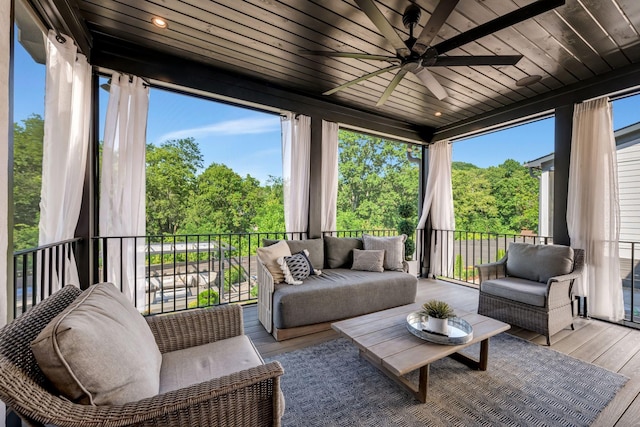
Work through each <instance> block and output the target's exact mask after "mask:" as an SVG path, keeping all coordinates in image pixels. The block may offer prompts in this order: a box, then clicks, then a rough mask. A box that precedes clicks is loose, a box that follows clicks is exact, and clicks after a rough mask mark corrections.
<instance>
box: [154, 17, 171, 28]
mask: <svg viewBox="0 0 640 427" xmlns="http://www.w3.org/2000/svg"><path fill="white" fill-rule="evenodd" d="M151 23H152V24H153V25H155V26H156V27H158V28H167V27H168V26H169V24H168V23H167V21H165V20H164V19H162V18H159V17H157V16H154V17H153V18H151Z"/></svg>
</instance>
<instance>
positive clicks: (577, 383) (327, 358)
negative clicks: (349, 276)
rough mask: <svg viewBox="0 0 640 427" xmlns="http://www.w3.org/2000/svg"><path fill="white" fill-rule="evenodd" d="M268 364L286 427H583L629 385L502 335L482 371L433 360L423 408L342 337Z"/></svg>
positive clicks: (470, 350) (615, 376) (599, 370)
mask: <svg viewBox="0 0 640 427" xmlns="http://www.w3.org/2000/svg"><path fill="white" fill-rule="evenodd" d="M478 351H479V346H478V345H476V346H472V347H469V348H468V349H467V350H466V352H467V353H469V354H472V355H475V356H477V355H478ZM269 360H278V361H279V362H280V363H281V364H282V365H283V367H284V370H285V374H284V376H283V377H282V383H281V385H282V390H283V392H284V395H285V399H286V410H285V414H284V418H283V425H284V426H386V425H389V426H425V425H427V426H454V425H455V426H480V425H485V426H496V425H507V426H545V425H546V426H587V425H589V424H590V423H591V422H592V421H594V420H595V418H596V417H597V415H598V413H599V412H600V411H601V410H602V409H603V408H604V407H605V406H606V405H607V404H608V403H609V401H611V399H612V398H613V397H614V396H615V394H616V392H617V391H618V390H619V389H620V388H621V387H622V386H623V385H624V384H625V382H626V381H627V378H626V377H624V376H622V375H619V374H616V373H613V372H610V371H607V370H605V369H602V368H600V367H597V366H595V365H591V364H588V363H585V362H582V361H580V360H577V359H574V358H572V357H569V356H566V355H564V354H561V353H559V352H556V351H554V350H551V349H549V348H545V347H541V346H537V345H535V344H532V343H529V342H527V341H524V340H522V339H520V338H517V337H514V336H511V335H508V334H504V333H503V334H500V335H497V336H495V337H493V338H491V341H490V346H489V369H488V370H487V371H484V372H483V371H472V370H471V369H469V368H468V367H467V366H465V365H462V364H461V363H458V362H456V361H454V360H452V359H450V358H445V359H442V360H440V361H438V362H436V363H433V364H432V365H431V368H430V375H429V391H428V401H427V403H425V404H421V403H419V402H418V401H417V400H415V399H414V398H413V397H412V396H411V395H410V394H409V393H408V392H406V391H404V389H402V388H400V387H399V386H398V385H397V384H396V383H395V382H393V381H391V380H390V379H389V378H387V377H386V376H385V375H384V374H382V373H381V372H380V371H378V370H377V369H376V368H374V367H373V366H372V365H371V364H369V363H368V362H367V361H366V360H363V359H361V358H360V357H359V356H358V351H357V349H356V347H355V346H354V345H353V344H351V343H350V342H349V341H347V340H345V339H342V338H340V339H336V340H333V341H328V342H326V343H323V344H319V345H316V346H313V347H308V348H305V349H302V350H296V351H292V352H289V353H284V354H281V355H278V356H275V357H272V358H270V359H269ZM413 376H415V377H416V378H415V379H416V381H417V373H413Z"/></svg>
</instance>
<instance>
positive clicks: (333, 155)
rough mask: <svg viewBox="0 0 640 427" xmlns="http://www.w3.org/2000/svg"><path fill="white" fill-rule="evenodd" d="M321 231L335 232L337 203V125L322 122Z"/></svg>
mask: <svg viewBox="0 0 640 427" xmlns="http://www.w3.org/2000/svg"><path fill="white" fill-rule="evenodd" d="M321 186H322V231H335V229H336V205H337V203H338V124H337V123H333V122H326V121H324V120H323V121H322V183H321Z"/></svg>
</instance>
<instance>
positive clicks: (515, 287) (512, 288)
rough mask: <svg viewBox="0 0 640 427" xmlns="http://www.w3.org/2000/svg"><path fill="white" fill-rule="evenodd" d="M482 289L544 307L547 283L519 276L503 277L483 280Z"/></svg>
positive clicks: (502, 296) (487, 292) (489, 292)
mask: <svg viewBox="0 0 640 427" xmlns="http://www.w3.org/2000/svg"><path fill="white" fill-rule="evenodd" d="M480 291H481V292H484V293H486V294H489V295H494V296H497V297H501V298H506V299H508V300H512V301H517V302H520V303H523V304H528V305H533V306H536V307H544V306H545V302H546V300H547V285H546V284H544V283H540V282H534V281H533V280H527V279H520V278H518V277H503V278H501V279H491V280H486V281H484V282H482V284H481V285H480Z"/></svg>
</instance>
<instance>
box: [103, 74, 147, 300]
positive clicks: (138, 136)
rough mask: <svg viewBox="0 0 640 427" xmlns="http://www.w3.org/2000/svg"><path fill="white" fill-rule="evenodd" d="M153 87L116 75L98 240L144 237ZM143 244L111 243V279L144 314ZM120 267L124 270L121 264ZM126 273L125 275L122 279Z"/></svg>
mask: <svg viewBox="0 0 640 427" xmlns="http://www.w3.org/2000/svg"><path fill="white" fill-rule="evenodd" d="M148 109H149V88H148V87H147V85H146V84H145V83H144V82H143V81H142V79H141V78H139V77H130V76H127V75H123V74H119V73H114V74H113V75H112V76H111V89H110V91H109V103H108V105H107V116H106V119H105V126H104V145H103V149H102V177H101V180H100V235H101V236H105V237H120V236H144V235H145V149H146V131H147V112H148ZM144 246H145V239H144V238H141V239H133V238H128V239H122V245H121V242H120V240H119V239H109V240H108V244H107V280H109V281H110V282H113V283H114V284H116V285H117V286H119V287H121V289H122V291H123V292H124V293H125V295H127V296H128V297H129V299H130V300H131V301H132V302H133V303H135V305H136V307H137V308H138V310H143V309H144V301H145V298H144V297H145V272H144V268H145V263H144ZM121 263H122V265H121ZM121 273H122V274H121Z"/></svg>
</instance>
